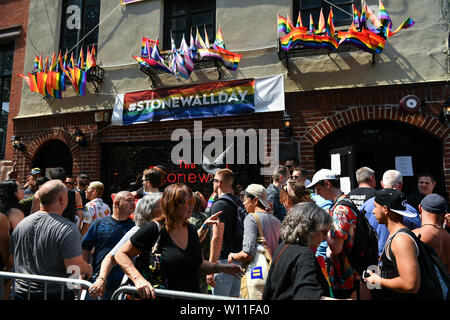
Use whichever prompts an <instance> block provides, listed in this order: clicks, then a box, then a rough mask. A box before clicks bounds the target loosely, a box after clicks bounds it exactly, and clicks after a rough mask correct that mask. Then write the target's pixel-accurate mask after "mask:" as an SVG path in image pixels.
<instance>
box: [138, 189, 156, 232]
mask: <svg viewBox="0 0 450 320" xmlns="http://www.w3.org/2000/svg"><path fill="white" fill-rule="evenodd" d="M161 198H162V193H159V192H158V193H152V194H147V195H145V196H144V197H143V198H141V199H139V201H138V203H137V204H136V210H135V212H134V221H135V223H136V225H137V226H138V227H142V226H143V225H144V224H146V223H147V222H150V221H151V220H152V219H153V210H155V209H157V208H158V206H159V200H161Z"/></svg>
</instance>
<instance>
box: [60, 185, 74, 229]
mask: <svg viewBox="0 0 450 320" xmlns="http://www.w3.org/2000/svg"><path fill="white" fill-rule="evenodd" d="M75 192H76V191H75V190H71V189H69V188H67V197H68V200H69V201H68V202H67V207H66V209H65V210H64V212H63V214H62V216H63V217H64V218H66V219H68V220H69V221H72V222H73V223H76V219H75V216H76V214H77V205H76V200H75Z"/></svg>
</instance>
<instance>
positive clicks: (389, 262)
mask: <svg viewBox="0 0 450 320" xmlns="http://www.w3.org/2000/svg"><path fill="white" fill-rule="evenodd" d="M399 232H402V233H405V234H407V235H409V236H410V237H411V238H412V239H413V240H414V244H415V246H416V250H417V256H419V247H418V246H417V243H416V241H415V239H414V237H413V236H411V234H410V232H411V231H410V230H409V229H407V228H401V229H400V230H398V231H397V232H396V233H394V235H393V236H392V237H390V238H389V239H388V240H387V241H386V243H385V245H384V248H383V251H382V253H381V256H380V262H381V277H382V278H385V279H394V278H396V277H398V276H399V273H398V269H397V263H396V261H395V256H394V254H393V253H392V250H391V242H392V239H394V237H395V236H396V235H397V233H399ZM388 255H389V256H388ZM381 292H382V294H381V295H380V298H381V299H383V300H405V299H406V300H411V299H418V296H417V294H409V293H399V292H395V291H392V290H387V289H381ZM377 296H378V295H377Z"/></svg>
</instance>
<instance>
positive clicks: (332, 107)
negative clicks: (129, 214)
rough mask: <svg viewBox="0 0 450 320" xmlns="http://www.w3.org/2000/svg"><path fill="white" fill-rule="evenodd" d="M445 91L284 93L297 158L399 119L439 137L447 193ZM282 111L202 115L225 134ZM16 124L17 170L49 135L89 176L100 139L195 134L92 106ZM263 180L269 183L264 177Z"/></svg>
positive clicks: (266, 123) (308, 160) (443, 86)
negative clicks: (108, 117) (123, 122)
mask: <svg viewBox="0 0 450 320" xmlns="http://www.w3.org/2000/svg"><path fill="white" fill-rule="evenodd" d="M449 93H450V91H449V85H448V83H434V84H416V85H408V86H383V87H373V88H358V89H342V90H324V91H314V92H301V93H286V108H287V110H288V113H289V114H290V115H291V117H292V118H293V121H292V124H293V126H294V139H296V140H298V141H300V153H301V154H300V157H301V159H300V161H301V164H302V166H304V167H305V168H306V169H307V170H308V171H309V172H314V170H315V168H314V146H315V145H316V144H317V143H318V142H319V141H320V140H321V139H322V138H324V137H325V136H327V135H328V134H329V133H331V132H332V131H334V130H336V129H338V128H341V127H345V126H347V125H349V124H352V123H356V122H360V121H365V120H394V121H400V122H403V123H408V124H412V125H414V126H417V127H421V128H422V129H423V130H425V131H428V132H429V133H431V134H433V135H434V136H436V137H438V138H439V139H441V140H442V141H443V145H444V150H443V154H444V159H443V167H444V175H445V184H446V188H447V189H446V190H447V194H450V140H449V132H450V131H449V127H448V126H446V125H443V124H441V123H439V121H438V120H437V119H438V116H439V112H440V107H441V105H442V103H443V101H445V99H446V97H448V96H449ZM408 94H415V95H417V96H418V97H419V98H420V99H421V100H422V101H423V103H424V105H425V107H424V108H422V111H421V113H419V114H414V115H409V114H406V113H404V112H403V111H401V110H400V109H399V107H398V102H399V101H400V99H401V98H402V97H404V96H405V95H408ZM380 107H382V108H380ZM282 117H283V113H282V112H276V113H270V114H253V115H246V116H235V117H224V118H220V119H203V120H202V130H203V132H205V130H207V129H210V128H218V129H220V130H221V131H222V133H223V134H224V135H225V129H238V128H242V129H244V130H246V129H250V128H254V129H262V128H265V129H281V126H282V120H281V119H282ZM15 126H16V134H19V135H20V136H21V137H22V138H23V141H24V143H25V144H26V145H27V151H26V153H25V154H23V153H20V152H18V151H15V153H14V159H16V160H17V161H18V169H19V170H22V171H23V172H26V171H27V170H29V169H30V168H31V164H32V160H33V156H34V154H35V153H36V151H37V150H38V149H39V147H40V146H41V145H42V143H44V142H45V141H47V140H49V139H60V140H62V141H64V142H65V143H66V144H67V146H68V147H69V149H70V150H71V152H72V156H73V160H74V166H73V170H74V174H77V173H78V172H80V171H87V172H88V173H89V175H90V176H91V177H92V178H93V179H97V178H100V175H101V163H100V162H101V150H100V149H101V148H100V145H101V144H102V143H115V142H131V141H152V140H170V138H171V134H172V131H173V130H175V129H177V128H185V129H187V130H189V132H190V133H191V135H192V136H193V134H194V132H193V131H194V121H193V120H179V121H170V122H160V123H152V124H138V125H131V126H106V125H105V124H100V125H97V123H95V121H94V114H93V112H86V113H77V114H68V115H67V114H66V115H55V116H48V117H40V118H38V119H17V120H16V121H15ZM76 127H79V128H80V129H81V130H82V131H83V132H84V135H85V137H86V138H87V139H88V145H87V146H86V147H79V146H78V145H76V144H75V142H74V139H73V136H72V134H73V132H74V130H75V128H76ZM49 128H50V129H49ZM91 133H92V140H91V139H90V134H91ZM280 141H281V142H288V141H289V140H288V139H287V138H285V137H284V136H283V133H282V130H280ZM265 182H266V183H269V178H268V177H267V178H266V181H265Z"/></svg>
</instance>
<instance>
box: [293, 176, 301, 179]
mask: <svg viewBox="0 0 450 320" xmlns="http://www.w3.org/2000/svg"><path fill="white" fill-rule="evenodd" d="M291 178H292V179H299V178H300V176H291Z"/></svg>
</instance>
